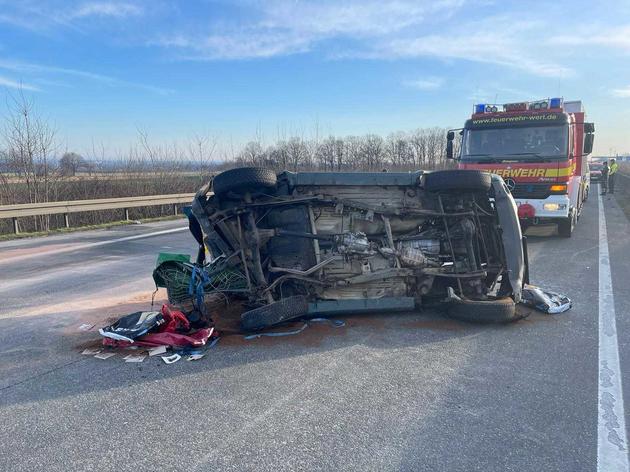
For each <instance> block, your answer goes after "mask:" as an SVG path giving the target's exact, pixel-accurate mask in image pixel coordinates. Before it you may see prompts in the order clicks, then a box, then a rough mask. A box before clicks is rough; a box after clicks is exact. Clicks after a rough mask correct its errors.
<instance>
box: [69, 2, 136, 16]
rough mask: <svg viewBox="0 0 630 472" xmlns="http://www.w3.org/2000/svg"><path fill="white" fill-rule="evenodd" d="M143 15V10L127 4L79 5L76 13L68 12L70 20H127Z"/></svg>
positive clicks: (96, 3) (99, 3) (98, 3)
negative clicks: (93, 18)
mask: <svg viewBox="0 0 630 472" xmlns="http://www.w3.org/2000/svg"><path fill="white" fill-rule="evenodd" d="M142 13H143V10H142V8H140V7H139V6H137V5H134V4H132V3H126V2H87V3H83V4H81V5H79V6H78V7H77V9H76V10H75V11H72V12H68V13H66V15H67V16H68V18H86V17H89V16H97V17H107V16H109V17H115V18H126V17H129V16H138V15H141V14H142Z"/></svg>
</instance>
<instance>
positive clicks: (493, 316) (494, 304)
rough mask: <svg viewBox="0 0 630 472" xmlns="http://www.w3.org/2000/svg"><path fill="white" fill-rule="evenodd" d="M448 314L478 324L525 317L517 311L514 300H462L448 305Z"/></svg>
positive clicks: (508, 321)
mask: <svg viewBox="0 0 630 472" xmlns="http://www.w3.org/2000/svg"><path fill="white" fill-rule="evenodd" d="M448 315H449V316H450V317H451V318H455V319H458V320H461V321H467V322H469V323H478V324H494V323H497V324H501V323H511V322H513V321H517V320H520V319H522V318H524V316H523V315H521V314H519V313H517V311H516V304H515V303H514V300H512V299H511V298H509V297H505V298H498V299H496V300H460V301H456V302H452V303H451V304H450V306H449V307H448Z"/></svg>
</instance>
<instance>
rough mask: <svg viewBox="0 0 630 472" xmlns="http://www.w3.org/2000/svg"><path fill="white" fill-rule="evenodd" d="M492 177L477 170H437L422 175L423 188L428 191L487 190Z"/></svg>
mask: <svg viewBox="0 0 630 472" xmlns="http://www.w3.org/2000/svg"><path fill="white" fill-rule="evenodd" d="M491 184H492V177H491V175H490V174H489V173H487V172H482V171H479V170H438V171H435V172H428V173H427V174H425V175H424V188H425V190H427V191H429V192H448V191H458V192H462V191H464V192H465V191H469V192H487V191H488V190H490V186H491Z"/></svg>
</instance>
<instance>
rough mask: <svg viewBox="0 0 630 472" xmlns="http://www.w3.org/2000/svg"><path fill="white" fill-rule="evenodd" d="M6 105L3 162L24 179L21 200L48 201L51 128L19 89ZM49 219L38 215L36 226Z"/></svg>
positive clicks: (51, 184) (44, 224)
mask: <svg viewBox="0 0 630 472" xmlns="http://www.w3.org/2000/svg"><path fill="white" fill-rule="evenodd" d="M7 108H8V112H7V116H6V118H5V122H4V126H3V128H2V131H1V138H2V140H3V141H4V148H5V151H4V155H5V160H6V162H7V163H8V165H9V167H10V168H11V169H12V170H13V172H15V173H16V175H17V176H18V177H19V178H20V180H21V181H22V182H24V185H25V188H26V194H25V196H24V198H23V200H25V201H26V202H28V203H40V202H47V201H50V199H51V198H52V197H54V194H55V182H56V180H57V176H58V174H57V172H56V171H57V169H56V166H55V160H54V159H53V153H54V152H55V130H54V129H53V128H51V127H50V126H49V124H48V123H47V122H46V121H45V120H44V119H42V118H41V117H40V116H39V115H38V114H37V113H36V111H35V108H34V106H33V103H32V101H30V100H29V99H27V98H26V96H25V95H24V93H23V91H22V90H20V91H19V92H18V94H17V95H9V96H8V98H7ZM14 200H18V198H14ZM49 222H50V218H49V217H46V216H42V217H38V218H37V223H36V229H37V230H44V231H46V230H48V228H49Z"/></svg>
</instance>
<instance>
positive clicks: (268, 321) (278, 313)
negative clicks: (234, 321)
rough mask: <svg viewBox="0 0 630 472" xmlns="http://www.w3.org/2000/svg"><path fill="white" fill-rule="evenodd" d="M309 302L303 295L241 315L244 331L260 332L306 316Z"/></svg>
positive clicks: (284, 299)
mask: <svg viewBox="0 0 630 472" xmlns="http://www.w3.org/2000/svg"><path fill="white" fill-rule="evenodd" d="M307 312H308V301H307V300H306V297H304V296H302V295H295V296H293V297H287V298H283V299H281V300H279V301H277V302H275V303H270V304H269V305H263V306H261V307H258V308H254V309H253V310H250V311H246V312H245V313H243V314H242V315H241V328H242V329H243V330H244V331H258V330H260V329H263V328H268V327H270V326H274V325H277V324H278V323H282V322H283V321H289V320H293V319H295V318H300V317H302V316H304V315H306V314H307Z"/></svg>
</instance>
